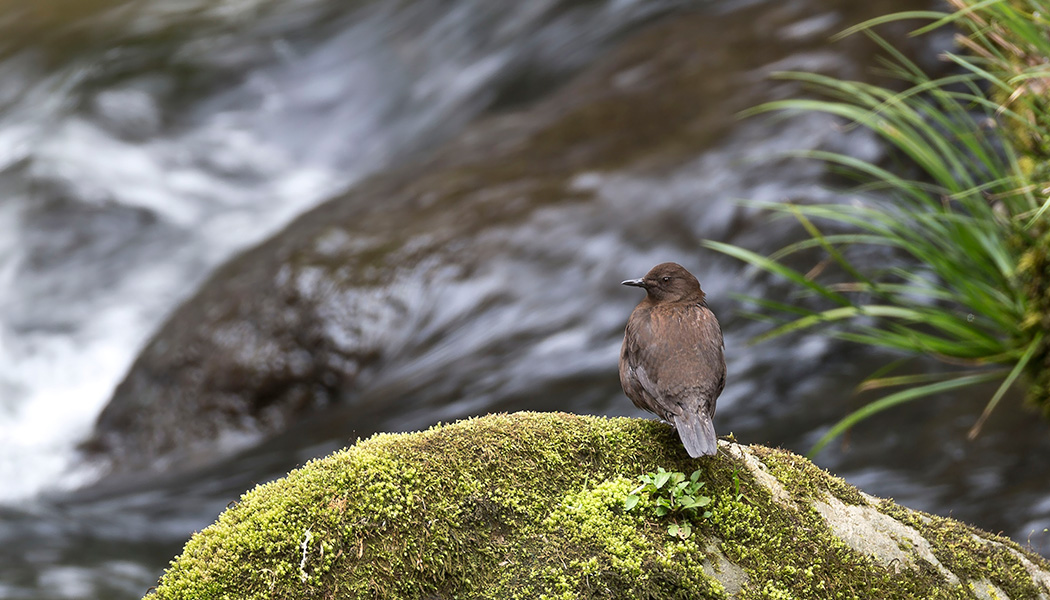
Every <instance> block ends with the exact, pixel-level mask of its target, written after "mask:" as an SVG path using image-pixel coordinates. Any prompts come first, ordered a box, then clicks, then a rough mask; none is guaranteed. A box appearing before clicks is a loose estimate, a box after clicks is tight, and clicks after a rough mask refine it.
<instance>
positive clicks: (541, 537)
mask: <svg viewBox="0 0 1050 600" xmlns="http://www.w3.org/2000/svg"><path fill="white" fill-rule="evenodd" d="M657 467H663V468H666V469H667V470H668V471H681V472H684V473H687V474H688V473H690V472H692V471H693V470H694V469H695V470H699V472H700V480H701V481H703V482H705V487H704V488H703V490H704V493H706V494H708V495H709V496H710V497H711V498H712V502H711V504H710V505H709V506H708V507H707V510H709V511H710V515H709V516H708V517H706V518H703V517H693V518H691V519H686V518H679V522H686V521H688V522H690V523H691V525H692V527H693V533H692V535H690V536H689V537H687V538H685V539H681V538H678V537H671V536H669V535H668V532H667V524H668V523H669V521H668V520H667V519H666V518H659V517H655V516H652V512H651V511H648V510H639V509H635V510H631V511H626V510H625V509H624V498H625V497H626V496H627V495H628V494H629V493H631V491H632V489H633V488H635V487H636V485H637V477H638V475H640V474H643V473H646V472H651V471H655V470H656V469H657ZM651 500H652V499H651V498H648V497H643V500H642V501H641V503H640V508H642V509H645V508H647V504H648V503H650V502H651ZM648 507H649V508H651V506H648ZM220 597H236V598H244V599H249V598H274V597H280V598H289V599H291V598H327V597H343V598H598V597H601V598H799V599H808V598H813V599H818V598H819V599H823V598H858V599H866V598H872V599H875V598H880V599H881V598H968V599H973V598H998V599H1005V598H1015V599H1020V598H1025V599H1047V598H1050V563H1048V562H1047V561H1046V560H1045V559H1043V558H1042V557H1040V556H1039V555H1037V554H1035V553H1032V552H1029V551H1026V550H1024V549H1022V548H1021V547H1019V546H1018V545H1017V544H1015V543H1013V542H1011V541H1009V540H1007V539H1004V538H1002V537H999V536H996V535H992V534H989V533H985V532H982V531H979V530H977V529H974V528H972V527H969V526H967V525H964V524H961V523H959V522H956V521H953V520H951V519H946V518H942V517H936V516H932V515H928V514H924V513H920V512H916V511H912V510H909V509H907V508H904V507H902V506H899V505H896V504H894V503H893V502H892V501H889V500H880V499H878V498H874V497H872V496H868V495H866V494H864V493H862V492H860V491H858V490H857V489H856V488H853V487H852V486H850V485H848V484H846V483H844V482H843V481H842V480H840V479H837V478H835V477H832V476H830V475H828V474H827V473H826V472H824V471H822V470H820V469H819V468H817V467H815V466H814V465H813V464H812V463H810V462H809V461H808V460H806V459H804V458H802V457H799V456H796V455H793V454H791V453H788V452H784V451H781V450H774V449H769V448H764V447H761V446H742V445H739V444H736V443H732V442H726V441H722V442H721V443H720V452H719V455H718V456H717V457H715V458H713V459H710V460H691V459H689V458H688V456H687V455H686V454H685V451H684V449H683V448H682V447H681V445H680V444H679V443H678V440H677V439H676V438H675V436H674V435H673V432H672V431H671V430H670V428H669V427H667V426H666V425H663V424H660V423H657V422H654V421H647V420H640V419H627V418H614V419H607V418H599V417H585V416H577V415H571V414H566V413H514V414H509V415H508V414H498V415H490V416H487V417H481V418H476V419H470V420H467V421H461V422H458V423H454V424H451V425H444V426H437V427H434V428H432V429H429V430H427V431H424V432H420V433H414V434H398V435H392V434H382V435H377V436H375V437H373V438H371V439H369V440H366V441H362V442H359V443H358V444H357V445H355V446H353V447H351V448H349V449H346V450H343V451H340V452H337V453H335V454H333V455H331V456H328V457H326V458H323V459H319V460H316V461H312V462H311V463H309V464H307V465H306V466H304V467H303V468H301V469H298V470H296V471H293V472H292V473H290V474H289V475H288V476H287V477H286V478H284V479H281V480H278V481H275V482H272V483H268V484H264V485H261V486H259V487H257V488H256V489H255V490H253V491H250V492H248V493H246V494H245V495H244V496H243V497H242V498H241V500H240V502H239V503H238V504H237V505H236V506H234V507H232V508H230V509H228V510H227V511H226V512H224V513H223V514H222V515H221V516H220V517H219V519H218V521H217V522H216V523H215V524H214V525H212V526H211V527H208V528H207V529H205V530H203V531H201V532H200V533H198V534H197V535H195V536H194V537H193V538H192V539H191V540H190V541H189V542H188V543H187V545H186V548H185V550H184V552H183V554H182V555H181V556H180V557H178V558H176V559H175V560H174V561H173V562H172V566H171V568H170V569H169V570H168V571H167V573H166V574H165V575H164V577H163V578H162V580H161V582H160V585H159V586H158V587H157V588H156V589H155V590H154V591H152V592H151V593H150V594H149V595H148V596H147V598H149V599H151V600H160V599H164V598H220Z"/></svg>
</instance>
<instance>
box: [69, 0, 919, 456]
mask: <svg viewBox="0 0 1050 600" xmlns="http://www.w3.org/2000/svg"><path fill="white" fill-rule="evenodd" d="M897 4H900V3H899V2H898V3H894V2H879V3H875V4H874V5H870V6H865V7H864V8H863V14H861V12H860V11H861V9H858V8H856V7H854V6H853V5H852V4H850V3H843V8H842V13H841V14H831V15H830V16H828V17H827V18H826V19H824V20H823V21H814V20H813V19H812V18H811V16H810V15H807V14H801V13H799V12H798V10H799V8H797V7H796V8H791V7H788V6H784V7H781V8H776V7H774V8H769V7H753V8H750V9H742V10H738V11H736V12H734V13H730V14H717V15H716V14H707V13H703V12H700V13H693V14H680V15H676V16H675V17H673V18H668V19H664V20H662V21H660V22H657V23H653V24H651V25H650V26H648V27H647V28H646V29H644V30H642V31H640V32H638V33H636V34H634V35H633V36H630V37H628V38H627V39H625V40H624V41H623V42H622V43H621V44H620V45H619V47H618V48H617V49H615V50H614V51H612V52H611V53H610V54H609V55H608V56H606V57H605V58H604V59H603V60H601V61H600V62H599V63H597V64H595V65H594V66H592V67H591V68H589V69H588V70H586V71H585V72H583V73H582V74H581V75H579V76H578V77H576V78H575V79H574V80H573V81H572V82H571V83H569V84H567V85H565V86H563V87H561V88H560V89H559V90H558V91H557V92H556V93H555V94H553V95H552V96H551V97H549V98H547V99H544V100H542V101H540V102H539V103H537V104H535V105H533V106H531V107H529V108H527V109H521V110H518V111H516V112H511V113H507V114H504V115H501V116H496V117H491V118H489V119H487V120H486V121H483V122H479V123H477V124H475V125H474V126H472V127H470V128H469V129H468V130H466V131H465V132H464V134H463V135H461V136H460V137H459V139H457V140H456V141H455V142H453V143H451V144H449V145H447V146H446V147H444V148H443V149H442V150H440V151H438V152H437V153H436V154H435V155H434V156H433V157H432V158H431V159H429V160H427V161H425V162H423V163H420V164H416V165H412V166H407V167H403V168H400V169H398V170H394V171H388V172H386V173H383V174H381V175H379V176H376V177H373V178H372V179H370V180H368V181H366V182H364V183H363V184H361V185H359V186H357V187H356V188H354V189H352V190H351V191H349V192H348V193H346V194H345V195H343V196H341V197H338V198H335V199H333V200H331V201H329V202H328V203H326V204H324V205H323V206H321V207H319V208H317V209H315V210H313V211H312V212H310V213H308V214H306V215H304V216H302V217H301V218H299V219H298V220H297V221H296V222H294V223H293V224H292V225H291V226H289V227H288V228H287V229H286V230H285V231H284V232H282V233H281V234H279V235H278V236H276V237H275V238H273V239H271V240H270V241H268V242H266V243H264V244H262V245H260V246H258V247H257V248H255V249H253V250H250V251H248V252H246V253H244V254H242V255H241V256H240V257H238V258H236V259H235V260H233V261H231V262H229V263H228V264H226V265H225V266H224V267H222V268H220V269H219V270H218V271H217V272H215V273H214V274H213V275H212V276H211V277H210V279H209V280H208V282H207V283H206V284H205V285H203V287H202V288H201V289H200V291H199V293H197V294H196V295H195V296H194V297H192V298H191V299H190V300H188V301H187V302H186V303H184V304H183V305H182V306H181V307H180V308H179V309H178V310H177V311H176V312H175V313H174V314H173V315H172V316H171V317H170V319H169V320H168V321H167V323H166V324H165V325H164V326H163V328H162V329H161V330H160V331H159V332H158V333H157V334H156V335H155V336H154V338H153V339H152V340H151V341H150V342H149V344H148V345H147V346H146V348H145V349H144V350H143V351H142V353H141V355H140V356H139V358H138V359H137V360H136V361H135V364H134V365H133V366H132V368H131V370H130V372H129V373H128V375H127V377H126V378H125V380H124V381H123V382H122V383H121V384H120V386H119V387H118V388H117V390H116V392H115V394H114V396H113V398H112V400H111V402H110V403H109V405H108V406H107V407H106V409H105V410H104V412H103V413H102V414H101V416H100V418H99V420H98V423H97V426H96V429H95V431H94V434H93V435H92V437H91V439H90V440H89V441H88V442H87V443H86V444H85V445H84V448H85V449H86V450H87V451H88V454H89V455H90V456H92V457H94V458H103V459H106V460H109V461H111V462H112V463H113V465H114V466H115V467H116V468H118V469H121V470H123V469H128V468H132V469H133V468H136V467H144V466H147V465H155V464H156V463H157V462H158V461H166V462H175V461H177V462H178V464H179V465H180V466H184V465H187V464H192V463H194V462H199V461H207V460H210V459H212V458H215V457H217V456H219V455H221V454H223V453H225V452H228V451H229V450H230V449H231V448H236V447H240V446H243V445H244V444H245V443H247V442H248V441H249V440H252V439H255V438H257V436H258V435H259V434H269V433H273V432H276V431H280V430H282V429H283V428H285V427H286V426H287V425H288V424H289V423H291V422H293V421H295V420H297V419H299V418H300V417H302V416H304V415H306V414H309V413H313V412H315V411H317V410H318V409H321V408H324V407H328V406H331V405H335V404H340V405H343V406H350V407H352V409H351V410H352V411H353V412H360V413H361V414H364V413H367V412H368V411H370V410H375V407H381V408H382V410H383V411H384V414H385V415H386V418H388V419H391V420H390V421H389V422H387V423H386V424H385V425H384V428H386V429H400V428H411V427H419V426H423V425H426V424H428V423H429V422H432V421H433V420H436V419H448V418H455V417H459V416H463V415H466V414H471V413H475V412H483V411H486V410H493V409H498V408H501V407H502V408H506V407H508V406H513V405H514V403H515V402H520V401H521V399H522V398H525V397H528V396H531V395H533V393H534V392H535V391H536V390H537V389H540V386H542V385H543V384H545V383H549V382H559V383H558V384H559V385H563V386H568V387H570V388H571V385H572V382H573V381H577V380H578V379H579V378H581V377H584V378H587V377H590V378H592V379H593V382H596V383H593V385H589V386H586V387H587V388H588V389H591V390H592V392H591V393H594V394H596V396H597V399H592V400H581V401H580V402H581V403H582V404H586V402H589V401H590V402H604V401H606V400H607V399H609V398H617V399H618V400H619V392H618V390H617V388H616V379H615V363H616V361H615V354H616V346H617V344H618V336H619V335H620V332H621V331H622V327H623V320H624V319H625V318H626V315H627V313H628V312H629V306H630V304H631V303H632V301H633V300H634V299H633V298H628V297H627V296H623V295H622V294H621V293H620V291H619V290H618V289H617V288H618V282H619V281H621V280H622V279H623V278H624V277H626V276H628V275H630V274H631V273H636V272H639V271H641V270H643V269H644V268H646V267H647V266H648V265H651V264H653V263H655V262H659V260H655V259H656V258H659V259H660V260H671V259H676V258H678V257H675V256H667V255H666V254H663V253H664V252H666V251H667V249H668V248H674V249H676V251H678V252H680V255H681V256H685V257H687V258H688V257H692V262H691V263H690V261H689V260H685V259H681V260H679V262H683V263H690V264H686V266H687V267H689V268H691V269H695V267H696V266H697V265H698V264H704V265H706V269H705V270H706V272H707V273H709V274H710V273H712V272H718V271H719V270H721V271H723V272H724V271H725V270H726V269H727V268H728V267H725V266H719V265H718V264H717V263H711V262H710V257H700V256H699V254H700V252H699V245H698V242H699V240H700V239H701V238H704V237H711V238H718V239H730V238H732V236H734V235H747V234H746V232H743V231H741V224H740V222H739V219H740V216H741V214H742V211H743V209H732V210H731V211H729V212H725V211H723V212H708V211H706V210H705V208H706V206H708V205H709V204H711V203H712V202H713V199H714V198H717V197H723V196H724V195H731V196H736V197H752V198H753V197H756V196H761V195H762V193H775V194H776V198H775V199H776V200H783V199H785V197H784V195H785V193H787V195H788V196H790V190H791V189H792V188H791V186H792V180H791V178H797V180H796V183H797V185H800V186H806V185H811V183H809V182H811V181H812V180H813V179H814V178H815V177H816V178H819V172H820V171H819V168H817V170H814V167H809V169H810V170H808V171H806V170H801V169H794V170H793V171H791V174H790V175H786V176H785V177H787V179H786V180H785V181H780V182H778V187H777V189H776V191H775V192H763V187H762V184H763V177H764V176H765V172H764V171H763V168H764V165H763V163H762V162H761V161H763V160H765V161H780V159H777V158H774V157H773V156H772V155H771V153H772V152H773V149H771V148H770V146H768V145H767V146H764V147H762V148H764V152H765V153H766V154H767V155H766V156H753V155H750V154H749V153H754V152H756V148H759V147H760V145H761V144H768V139H769V138H770V137H776V136H777V135H779V136H782V137H783V138H784V139H785V140H790V142H791V143H792V145H793V147H797V142H798V141H799V135H800V134H802V135H813V136H814V137H815V139H813V140H811V143H812V144H813V145H822V144H827V143H830V142H828V140H829V139H839V138H841V136H842V134H841V132H836V131H833V130H832V129H831V128H828V127H826V123H825V124H823V125H822V126H820V127H818V128H817V129H816V131H818V132H821V133H813V130H806V129H801V130H799V131H798V132H795V131H793V130H792V129H791V128H792V127H797V126H796V125H790V124H781V125H776V126H769V125H764V126H763V128H762V129H761V130H758V129H756V128H751V129H749V128H748V126H746V125H744V126H742V125H739V124H738V123H737V122H736V120H735V114H736V112H738V111H740V110H742V109H744V108H748V107H750V106H753V105H755V104H757V103H759V102H761V101H763V100H767V99H770V98H772V97H780V96H784V95H786V94H789V93H798V90H797V89H795V88H793V87H790V85H789V84H785V83H772V82H770V81H769V80H768V75H769V72H770V71H771V70H779V69H790V68H798V67H814V68H816V69H819V70H826V71H831V72H834V73H835V74H836V75H839V76H860V75H861V74H860V73H854V72H849V71H844V70H843V69H850V68H851V67H849V66H847V65H849V64H858V63H859V64H864V63H870V62H871V61H866V60H862V59H857V58H856V55H857V54H858V53H863V52H867V51H868V49H867V48H868V47H867V45H865V44H864V41H863V40H861V39H852V40H847V41H846V42H844V43H839V44H837V45H836V46H835V47H834V49H833V50H829V49H828V47H827V45H826V40H827V38H828V36H830V35H832V34H833V33H835V32H837V31H839V30H841V29H842V28H844V27H845V26H847V25H849V24H852V23H855V22H857V21H860V20H862V19H863V18H864V17H866V16H873V15H876V14H884V13H886V12H891V11H892V10H896V9H899V8H901V7H900V6H897ZM726 31H730V32H734V33H732V34H728V35H727V34H726ZM716 33H717V35H716ZM706 39H712V40H718V42H717V43H714V44H705V43H704V40H706ZM862 48H863V49H862ZM836 53H847V54H850V55H852V56H851V58H850V61H849V62H846V61H840V60H838V59H837V58H836V56H837V54H836ZM787 56H795V57H796V59H801V58H802V57H804V58H805V60H806V61H808V62H807V63H806V64H796V63H792V62H791V61H784V60H782V59H784V57H787ZM822 123H824V122H822ZM821 136H826V137H821ZM716 145H722V148H721V150H722V151H723V154H725V155H727V156H728V158H727V156H721V157H717V156H705V152H707V151H708V150H709V149H711V148H712V147H714V146H716ZM785 149H786V148H785ZM734 160H737V161H739V162H738V163H735V164H734V163H733V161H734ZM719 161H728V162H719ZM803 181H805V182H806V183H801V182H803ZM785 190H788V191H787V192H785ZM642 206H644V207H645V211H644V212H641V211H640V210H639V209H640V208H641V207H642ZM625 224H626V227H625ZM761 237H762V240H763V241H764V242H765V243H767V244H770V243H772V244H775V243H776V239H775V237H776V236H775V235H773V234H772V233H771V231H770V230H765V231H764V232H763V233H762V236H761ZM741 239H745V238H741ZM656 240H659V241H660V244H661V245H660V248H659V250H660V252H661V255H660V256H656V257H654V256H650V255H649V254H647V253H648V252H653V249H654V248H653V245H654V242H655V241H656ZM738 241H739V240H738ZM705 258H706V259H707V262H704V263H700V262H699V261H702V260H705ZM694 272H697V271H695V270H694ZM698 275H699V276H700V279H701V282H702V283H703V282H704V281H705V277H704V274H703V272H698ZM712 276H715V275H709V277H712ZM722 276H725V275H722ZM569 282H572V284H573V285H572V288H573V289H585V290H589V291H590V292H591V293H590V295H589V296H586V297H584V298H578V299H575V300H573V301H569V300H567V296H568V288H569V285H568V283H569ZM708 287H709V286H708V285H707V284H706V283H705V289H708ZM716 289H717V286H716ZM610 299H614V300H610ZM713 302H714V307H715V309H716V312H718V300H717V299H715V300H714V301H713ZM731 360H732V359H731ZM730 372H731V373H732V372H733V367H732V363H731V366H730ZM796 376H797V374H796ZM606 382H607V383H606ZM730 388H732V385H730ZM594 389H597V390H598V391H597V392H594V391H593V390H594ZM424 392H425V393H424ZM731 395H732V392H731V391H729V392H727V396H731ZM546 401H547V402H558V399H557V398H552V399H550V400H546ZM542 402H544V401H542V400H539V401H530V402H529V404H528V406H529V407H530V408H539V409H543V408H554V407H556V405H555V406H544V405H542ZM623 402H624V404H625V405H626V400H623ZM728 402H731V399H730V400H728ZM391 403H396V407H397V408H396V409H392V408H391ZM424 407H429V411H428V412H426V414H425V416H422V415H421V414H420V411H421V410H423V408H424ZM586 408H587V407H586V406H580V405H577V406H574V409H576V410H584V409H586ZM623 410H626V407H625V408H624V409H623ZM343 417H345V418H346V419H347V421H348V425H347V426H346V428H345V431H346V433H345V434H344V435H346V436H349V435H350V433H349V432H350V431H353V430H355V429H356V430H357V431H359V432H361V431H362V430H364V431H365V432H367V429H368V427H366V426H364V425H361V424H355V423H354V416H353V415H349V416H347V415H345V414H344V415H343ZM341 418H342V417H341Z"/></svg>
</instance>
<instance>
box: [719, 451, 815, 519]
mask: <svg viewBox="0 0 1050 600" xmlns="http://www.w3.org/2000/svg"><path fill="white" fill-rule="evenodd" d="M718 444H719V445H720V446H722V448H723V449H725V450H726V451H727V452H728V453H729V454H731V455H732V456H734V457H736V458H739V459H740V460H742V461H743V462H744V464H745V465H747V468H748V470H749V471H751V474H752V475H753V476H754V477H755V480H756V481H758V482H759V483H761V484H762V486H763V487H765V488H766V489H768V490H769V493H771V494H772V495H773V499H774V500H776V501H777V502H779V503H780V504H782V505H784V506H786V507H788V508H796V505H795V503H794V501H792V499H791V494H789V493H788V491H787V489H786V488H785V487H784V485H783V484H781V483H780V481H779V480H778V479H777V478H776V477H773V475H772V474H770V472H769V468H768V467H766V465H765V463H763V462H762V461H760V460H758V459H757V458H755V456H754V455H752V454H751V453H750V452H747V451H746V450H745V449H744V447H743V446H741V445H740V444H734V443H732V442H726V441H724V440H720V441H719V442H718Z"/></svg>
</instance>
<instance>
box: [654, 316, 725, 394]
mask: <svg viewBox="0 0 1050 600" xmlns="http://www.w3.org/2000/svg"><path fill="white" fill-rule="evenodd" d="M649 325H650V326H649V331H648V333H649V336H650V337H649V339H648V340H646V341H647V342H648V343H640V345H641V346H642V348H641V349H640V351H641V352H642V353H644V354H648V356H646V357H644V358H643V360H641V361H640V364H644V365H649V366H650V368H649V369H648V371H647V372H646V377H647V379H648V386H647V389H651V390H653V392H656V393H654V397H655V398H658V399H660V400H661V403H662V404H664V405H665V406H666V407H667V409H668V410H669V411H670V412H672V413H674V414H678V413H679V411H680V410H681V408H680V407H681V406H682V405H683V404H689V403H691V402H700V403H702V404H704V409H705V410H706V411H707V412H708V414H710V415H714V408H715V407H714V405H715V399H716V398H718V395H719V394H721V393H722V388H723V387H725V375H726V371H725V359H724V356H723V352H724V350H723V341H722V330H721V328H720V327H719V326H718V320H717V319H715V315H714V313H712V312H711V310H710V309H708V308H707V306H705V305H703V304H691V305H685V306H682V305H678V306H669V307H666V308H665V307H656V308H654V310H653V315H652V317H651V319H650V321H649ZM641 379H642V378H641V377H639V380H640V381H641ZM643 385H645V383H643Z"/></svg>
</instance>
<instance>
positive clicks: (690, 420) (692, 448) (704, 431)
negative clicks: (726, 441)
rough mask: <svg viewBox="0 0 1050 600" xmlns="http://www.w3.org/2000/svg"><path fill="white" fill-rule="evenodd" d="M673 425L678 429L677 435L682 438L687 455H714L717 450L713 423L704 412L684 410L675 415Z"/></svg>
mask: <svg viewBox="0 0 1050 600" xmlns="http://www.w3.org/2000/svg"><path fill="white" fill-rule="evenodd" d="M674 426H675V428H676V429H678V437H680V438H682V444H683V445H684V446H685V450H686V452H688V453H689V456H691V457H693V458H697V457H700V456H714V455H715V453H717V452H718V438H716V437H715V425H714V423H712V422H711V417H710V415H708V414H707V413H706V412H704V411H697V412H692V411H686V412H685V413H684V414H681V415H675V417H674Z"/></svg>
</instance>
